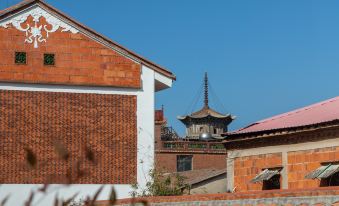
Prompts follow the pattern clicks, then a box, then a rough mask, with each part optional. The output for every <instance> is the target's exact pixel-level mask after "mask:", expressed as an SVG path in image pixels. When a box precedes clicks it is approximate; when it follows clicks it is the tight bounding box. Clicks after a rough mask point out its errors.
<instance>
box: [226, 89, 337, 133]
mask: <svg viewBox="0 0 339 206" xmlns="http://www.w3.org/2000/svg"><path fill="white" fill-rule="evenodd" d="M334 120H339V96H338V97H335V98H333V99H329V100H326V101H323V102H320V103H317V104H313V105H310V106H307V107H303V108H301V109H297V110H294V111H291V112H287V113H284V114H280V115H277V116H274V117H271V118H268V119H264V120H261V121H258V122H255V123H253V124H251V125H249V126H247V127H245V128H242V129H239V130H237V131H234V132H230V133H228V135H232V134H243V133H252V132H260V131H266V130H274V129H283V128H293V127H300V126H307V125H313V124H318V123H324V122H330V121H334Z"/></svg>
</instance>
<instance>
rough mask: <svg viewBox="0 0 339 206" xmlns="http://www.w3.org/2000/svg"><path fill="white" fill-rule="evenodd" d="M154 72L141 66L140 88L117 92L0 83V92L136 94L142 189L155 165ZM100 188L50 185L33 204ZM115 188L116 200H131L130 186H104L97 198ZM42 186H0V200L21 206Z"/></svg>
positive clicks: (105, 197) (75, 87) (43, 204)
mask: <svg viewBox="0 0 339 206" xmlns="http://www.w3.org/2000/svg"><path fill="white" fill-rule="evenodd" d="M155 75H156V73H155V72H154V71H153V70H151V69H149V68H147V67H145V66H143V67H142V76H141V78H142V89H139V90H137V89H119V88H111V87H83V86H59V85H41V84H39V85H38V84H36V85H34V84H11V83H0V90H21V91H47V92H70V93H96V94H123V95H137V127H138V154H137V158H138V165H137V180H138V184H139V185H140V187H142V188H144V187H145V185H146V182H147V180H149V179H150V178H149V174H148V173H149V170H150V169H151V168H152V167H153V163H154V109H155V106H154V96H155V94H154V92H155ZM126 152H128V151H126ZM100 186H101V185H94V184H93V185H88V184H86V185H72V186H70V187H67V188H64V187H63V186H62V185H51V190H52V189H53V190H55V191H52V192H51V193H50V194H49V195H46V196H45V197H44V198H43V199H41V197H39V196H37V197H35V198H34V203H38V204H34V205H42V206H48V205H53V200H54V197H55V195H56V194H58V195H59V197H62V198H65V199H66V198H69V197H71V196H72V195H73V194H75V193H77V192H79V195H78V197H79V198H81V197H83V198H84V197H86V196H87V195H93V194H94V193H95V192H96V191H97V190H98V188H100ZM112 186H114V188H115V191H116V192H117V196H118V198H119V199H121V198H127V197H130V192H132V187H131V185H106V186H105V188H104V190H103V191H102V193H101V195H100V197H99V199H101V200H107V198H108V196H109V193H110V190H111V187H112ZM39 187H41V185H32V184H28V185H19V184H14V185H1V186H0V200H1V199H3V198H4V197H6V196H7V195H8V194H10V195H11V197H10V199H9V201H8V204H7V206H12V205H13V206H20V205H23V202H24V200H26V199H27V197H28V196H29V194H30V191H31V190H36V189H37V188H39Z"/></svg>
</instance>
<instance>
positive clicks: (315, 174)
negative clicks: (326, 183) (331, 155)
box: [305, 164, 339, 179]
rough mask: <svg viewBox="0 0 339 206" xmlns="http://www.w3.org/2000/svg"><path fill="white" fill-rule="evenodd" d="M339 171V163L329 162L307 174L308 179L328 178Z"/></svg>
mask: <svg viewBox="0 0 339 206" xmlns="http://www.w3.org/2000/svg"><path fill="white" fill-rule="evenodd" d="M337 172H339V165H338V164H333V165H332V164H328V165H324V166H321V167H319V168H318V169H316V170H314V171H312V172H311V173H309V174H308V175H306V176H305V178H306V179H316V178H318V179H326V178H328V177H330V176H331V175H333V174H334V173H337Z"/></svg>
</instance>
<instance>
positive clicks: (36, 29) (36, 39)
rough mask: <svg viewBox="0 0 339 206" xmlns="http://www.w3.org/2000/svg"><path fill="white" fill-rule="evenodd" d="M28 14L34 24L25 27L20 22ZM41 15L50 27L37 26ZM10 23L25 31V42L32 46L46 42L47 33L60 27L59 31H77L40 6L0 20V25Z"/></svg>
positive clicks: (22, 21) (35, 46) (5, 25)
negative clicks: (43, 32) (44, 33)
mask: <svg viewBox="0 0 339 206" xmlns="http://www.w3.org/2000/svg"><path fill="white" fill-rule="evenodd" d="M29 16H31V17H32V18H33V21H34V25H33V26H31V25H29V24H26V27H25V28H23V27H22V24H23V23H24V22H26V21H27V19H28V17H29ZM41 17H44V18H45V19H46V22H47V23H48V24H49V25H51V26H52V28H51V29H48V28H47V27H48V25H40V26H38V24H39V22H40V18H41ZM10 24H12V25H13V26H14V27H15V28H16V29H18V30H19V31H22V32H25V33H26V39H25V42H27V43H30V44H32V43H34V48H38V47H39V45H38V44H39V43H42V42H46V41H47V38H48V37H49V34H50V33H53V32H56V31H57V30H58V29H59V28H62V30H61V32H72V33H73V34H76V33H78V32H79V30H77V29H76V28H74V27H72V26H70V25H68V24H66V23H65V22H63V21H61V20H59V19H57V18H56V17H54V16H52V15H51V14H49V13H48V12H46V11H45V10H43V9H42V8H40V7H35V8H32V9H30V10H29V11H26V12H24V13H22V14H19V15H16V16H14V17H11V18H10V19H7V20H5V21H3V22H0V27H4V28H8V25H10ZM43 30H44V31H45V32H46V37H44V36H43V34H42V31H43Z"/></svg>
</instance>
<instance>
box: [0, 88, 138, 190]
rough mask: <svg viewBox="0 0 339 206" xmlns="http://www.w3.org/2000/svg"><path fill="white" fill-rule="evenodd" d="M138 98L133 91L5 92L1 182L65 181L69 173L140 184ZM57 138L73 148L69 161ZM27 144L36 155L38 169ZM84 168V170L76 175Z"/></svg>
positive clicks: (86, 179)
mask: <svg viewBox="0 0 339 206" xmlns="http://www.w3.org/2000/svg"><path fill="white" fill-rule="evenodd" d="M136 101H137V100H136V96H133V95H130V96H129V95H99V94H75V93H52V92H28V91H0V138H1V140H2V141H0V148H1V150H0V165H1V174H0V182H1V183H3V184H22V183H31V184H38V183H39V184H40V183H59V184H60V183H66V182H67V181H66V179H67V178H66V177H67V176H70V177H71V179H72V183H86V184H132V183H135V182H136V176H137V157H136V155H137V126H136V125H137V121H136ZM56 143H60V144H62V145H64V146H65V147H66V148H67V150H68V151H69V153H70V158H69V159H68V160H67V161H65V160H62V159H61V158H60V157H59V156H58V155H57V152H56V149H55V148H56ZM86 147H88V148H91V150H92V152H93V153H94V159H95V162H92V161H89V159H88V158H86V149H85V148H86ZM25 148H26V149H27V148H28V149H30V150H32V151H33V153H34V154H36V157H37V165H36V166H37V167H36V168H35V169H34V168H33V169H32V168H30V167H29V166H28V164H27V161H26V152H25ZM79 160H81V161H79ZM76 165H79V168H78V167H77V166H76ZM79 170H80V171H82V172H83V173H84V174H83V176H80V177H78V178H77V175H78V174H79ZM65 178H66V179H65Z"/></svg>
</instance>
